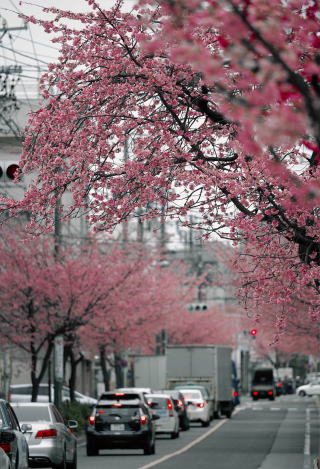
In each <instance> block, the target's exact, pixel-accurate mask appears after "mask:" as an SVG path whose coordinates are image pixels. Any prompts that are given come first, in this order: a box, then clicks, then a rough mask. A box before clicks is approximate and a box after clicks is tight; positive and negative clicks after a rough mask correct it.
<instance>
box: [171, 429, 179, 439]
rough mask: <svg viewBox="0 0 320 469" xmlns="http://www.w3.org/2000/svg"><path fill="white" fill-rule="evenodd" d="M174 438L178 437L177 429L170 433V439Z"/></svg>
mask: <svg viewBox="0 0 320 469" xmlns="http://www.w3.org/2000/svg"><path fill="white" fill-rule="evenodd" d="M176 438H179V430H178V431H176V432H172V433H171V439H172V440H175V439H176Z"/></svg>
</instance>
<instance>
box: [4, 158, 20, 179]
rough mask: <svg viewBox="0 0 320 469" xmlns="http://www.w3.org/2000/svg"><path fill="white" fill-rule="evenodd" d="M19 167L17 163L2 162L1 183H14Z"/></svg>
mask: <svg viewBox="0 0 320 469" xmlns="http://www.w3.org/2000/svg"><path fill="white" fill-rule="evenodd" d="M18 169H19V165H18V163H17V162H15V161H0V183H3V182H13V180H14V177H15V175H16V172H17V170H18Z"/></svg>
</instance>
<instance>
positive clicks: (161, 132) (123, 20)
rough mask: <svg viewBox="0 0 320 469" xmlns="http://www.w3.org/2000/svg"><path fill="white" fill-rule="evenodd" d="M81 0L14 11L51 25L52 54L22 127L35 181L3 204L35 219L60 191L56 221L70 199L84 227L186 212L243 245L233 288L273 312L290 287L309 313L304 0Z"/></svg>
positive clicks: (312, 188) (308, 29)
mask: <svg viewBox="0 0 320 469" xmlns="http://www.w3.org/2000/svg"><path fill="white" fill-rule="evenodd" d="M88 3H89V4H90V5H92V11H91V12H89V13H83V14H80V13H79V14H78V13H71V12H63V11H60V10H57V9H54V8H50V9H45V11H46V12H47V13H48V14H50V15H52V14H53V16H54V19H49V16H48V21H39V20H37V19H35V18H29V21H33V22H37V23H40V24H42V25H43V27H44V28H45V30H46V31H48V32H54V33H56V39H55V42H57V43H59V44H60V46H61V54H60V58H59V61H58V62H57V63H56V64H52V65H51V66H50V69H49V72H48V73H47V74H45V75H44V76H43V77H42V80H41V90H42V94H43V98H44V101H43V106H42V108H41V109H39V110H38V111H37V112H35V113H34V114H33V115H32V117H31V119H30V122H29V125H28V128H27V129H26V133H25V142H24V150H23V153H22V158H21V170H22V173H24V172H35V173H37V177H36V179H35V182H34V183H33V184H32V185H31V186H30V188H29V190H28V191H27V192H26V194H25V197H24V199H23V200H22V201H21V202H20V204H19V206H18V207H17V205H16V202H14V201H8V200H3V203H4V204H5V207H6V208H9V209H11V210H12V211H13V212H14V211H15V210H17V209H18V210H21V209H23V210H29V211H30V212H31V213H32V214H33V216H34V219H33V220H34V222H35V223H37V224H38V226H39V225H41V223H42V227H44V229H47V227H48V225H49V224H50V220H52V218H53V213H54V210H55V207H56V201H57V199H59V198H61V196H62V194H63V193H64V192H65V191H71V193H72V194H73V203H72V205H71V206H70V205H69V206H65V207H62V210H63V209H64V216H72V215H74V214H75V213H76V212H77V211H78V210H79V208H85V209H86V210H87V213H88V218H89V220H90V222H91V224H92V226H93V227H94V229H95V230H98V231H99V230H110V229H112V228H113V227H114V226H115V225H116V224H118V223H119V222H121V221H123V220H126V219H127V218H128V217H130V216H131V215H134V214H135V213H136V210H137V209H138V208H139V209H140V210H141V211H140V216H142V218H143V217H154V216H160V215H161V216H164V215H165V216H167V217H174V216H176V217H179V219H180V220H181V222H182V223H184V224H188V221H187V218H186V215H187V214H188V212H190V211H193V213H196V214H197V220H196V222H195V227H196V228H199V229H201V230H202V232H204V233H205V236H207V237H209V238H210V236H211V235H213V234H214V233H216V234H218V235H220V236H221V237H223V238H227V239H230V240H232V241H233V242H234V243H238V242H241V243H242V246H241V255H242V258H244V256H245V255H246V256H247V259H250V265H251V267H250V269H246V271H245V273H246V281H245V282H244V288H245V289H249V290H250V289H252V288H253V290H254V293H253V295H250V291H249V295H247V297H250V298H251V299H253V300H254V302H259V301H260V300H261V301H266V299H267V300H268V301H272V302H273V303H275V304H278V303H280V304H281V308H282V309H283V308H285V306H286V304H287V302H288V298H290V301H291V294H292V291H293V290H295V291H296V293H297V296H298V297H299V298H298V300H302V301H303V302H304V304H306V305H307V308H306V314H308V313H309V314H310V315H311V317H312V318H313V319H315V320H317V319H318V314H319V292H320V290H319V288H320V283H319V274H320V272H319V264H320V243H319V241H320V239H319V217H318V213H319V211H318V205H319V182H318V180H319V171H320V169H319V168H320V165H319V159H320V157H319V155H320V113H319V98H320V84H319V77H318V73H319V63H320V56H319V52H318V50H319V44H320V37H319V33H318V31H319V21H320V11H319V8H320V7H319V6H318V3H317V2H316V1H309V0H308V1H304V0H292V1H289V2H278V1H275V0H271V1H268V2H266V1H264V0H221V1H209V2H202V1H200V0H181V1H175V2H171V1H163V2H161V3H159V4H158V3H157V2H154V1H150V2H146V1H144V2H141V4H140V6H139V5H138V6H137V7H136V8H135V9H134V10H133V11H132V12H129V13H125V12H123V11H122V10H121V2H119V3H116V4H115V6H114V7H113V8H112V9H111V10H110V11H107V10H104V9H102V8H101V7H100V6H99V4H98V3H96V2H95V1H93V0H88ZM70 19H72V20H76V21H78V23H79V27H78V28H73V27H70V26H69V24H70V23H69V22H68V21H66V20H70ZM246 262H247V261H246ZM240 270H242V271H243V269H242V267H240ZM271 291H272V296H271V297H270V296H269V294H270V292H271Z"/></svg>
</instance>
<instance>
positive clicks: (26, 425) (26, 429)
mask: <svg viewBox="0 0 320 469" xmlns="http://www.w3.org/2000/svg"><path fill="white" fill-rule="evenodd" d="M31 430H32V425H30V423H23V424H22V425H21V431H22V433H26V432H30V431H31Z"/></svg>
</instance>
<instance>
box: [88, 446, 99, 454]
mask: <svg viewBox="0 0 320 469" xmlns="http://www.w3.org/2000/svg"><path fill="white" fill-rule="evenodd" d="M98 454H99V449H98V448H97V447H96V445H93V444H92V443H91V444H90V443H87V456H98Z"/></svg>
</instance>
